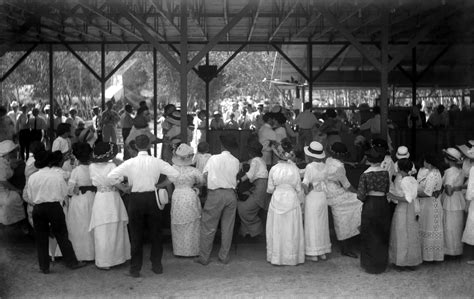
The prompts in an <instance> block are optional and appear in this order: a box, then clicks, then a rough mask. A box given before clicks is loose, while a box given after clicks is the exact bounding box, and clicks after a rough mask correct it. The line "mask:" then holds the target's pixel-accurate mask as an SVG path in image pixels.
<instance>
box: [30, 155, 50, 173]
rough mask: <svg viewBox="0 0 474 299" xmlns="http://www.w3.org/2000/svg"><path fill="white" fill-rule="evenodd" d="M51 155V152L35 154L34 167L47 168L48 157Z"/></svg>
mask: <svg viewBox="0 0 474 299" xmlns="http://www.w3.org/2000/svg"><path fill="white" fill-rule="evenodd" d="M50 155H51V152H48V151H39V152H37V153H36V154H35V155H34V157H35V167H36V168H38V169H41V168H45V167H48V165H49V156H50Z"/></svg>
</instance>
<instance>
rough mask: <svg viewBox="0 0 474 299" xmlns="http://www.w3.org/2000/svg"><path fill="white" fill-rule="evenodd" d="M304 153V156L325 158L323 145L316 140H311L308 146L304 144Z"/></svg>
mask: <svg viewBox="0 0 474 299" xmlns="http://www.w3.org/2000/svg"><path fill="white" fill-rule="evenodd" d="M304 153H305V155H306V156H309V157H313V158H316V159H324V158H326V153H325V152H324V147H323V145H322V144H321V143H319V142H317V141H313V142H311V143H310V144H309V146H305V147H304Z"/></svg>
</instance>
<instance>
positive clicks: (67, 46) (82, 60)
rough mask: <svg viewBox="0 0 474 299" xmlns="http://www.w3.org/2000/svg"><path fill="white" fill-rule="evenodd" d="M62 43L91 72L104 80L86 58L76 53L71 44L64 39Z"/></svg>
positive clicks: (98, 78)
mask: <svg viewBox="0 0 474 299" xmlns="http://www.w3.org/2000/svg"><path fill="white" fill-rule="evenodd" d="M62 44H63V45H64V46H65V47H66V49H68V51H69V52H71V54H72V55H74V57H76V58H77V60H79V62H80V63H82V65H83V66H84V67H85V68H86V69H87V70H88V71H89V72H91V74H92V75H93V76H94V77H95V78H96V79H97V80H99V81H101V80H102V77H101V76H99V74H97V73H96V72H95V71H94V69H92V68H91V67H90V66H89V64H88V63H87V62H86V61H85V60H84V59H82V57H81V56H80V55H79V54H77V53H76V51H74V50H73V49H72V48H71V46H69V45H68V44H67V43H66V42H64V41H62Z"/></svg>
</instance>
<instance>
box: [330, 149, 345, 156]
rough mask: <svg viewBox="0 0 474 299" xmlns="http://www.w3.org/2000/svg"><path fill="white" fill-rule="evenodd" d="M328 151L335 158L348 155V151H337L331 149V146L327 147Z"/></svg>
mask: <svg viewBox="0 0 474 299" xmlns="http://www.w3.org/2000/svg"><path fill="white" fill-rule="evenodd" d="M328 152H329V153H330V154H331V156H332V157H335V158H346V157H347V156H349V152H348V151H347V152H344V153H338V152H335V151H333V150H332V149H331V148H329V149H328Z"/></svg>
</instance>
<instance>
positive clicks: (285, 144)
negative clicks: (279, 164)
mask: <svg viewBox="0 0 474 299" xmlns="http://www.w3.org/2000/svg"><path fill="white" fill-rule="evenodd" d="M272 151H273V153H274V154H275V156H277V157H278V158H279V159H280V160H282V161H288V160H294V159H295V158H296V155H295V152H294V151H293V144H292V143H291V141H290V140H289V139H288V138H284V139H283V140H282V141H281V142H280V145H278V146H277V147H275V146H272Z"/></svg>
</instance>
